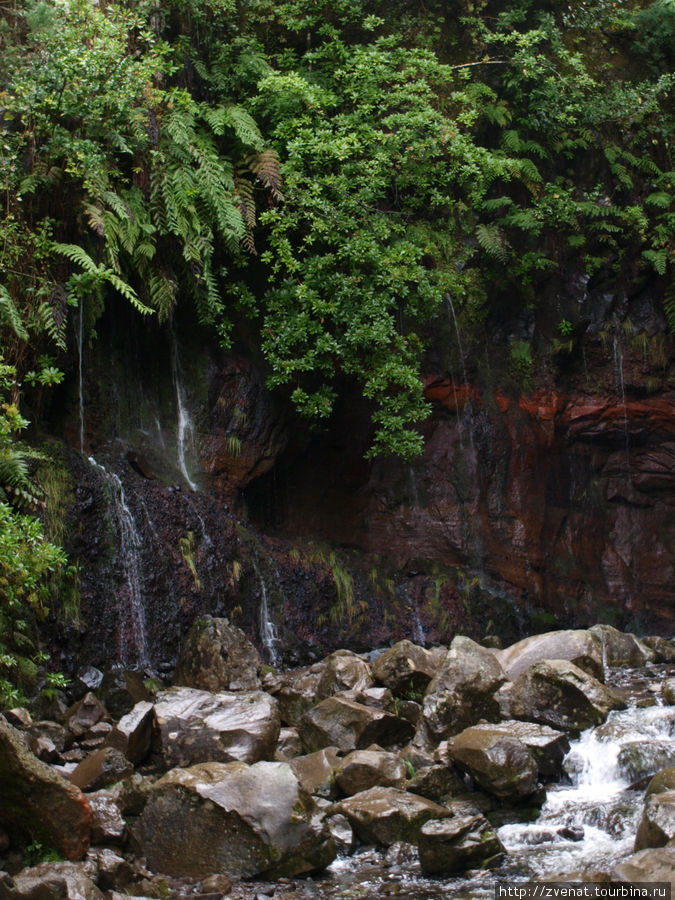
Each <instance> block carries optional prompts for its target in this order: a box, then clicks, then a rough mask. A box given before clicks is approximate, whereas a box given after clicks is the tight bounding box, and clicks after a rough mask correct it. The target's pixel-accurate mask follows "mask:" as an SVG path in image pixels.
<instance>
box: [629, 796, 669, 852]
mask: <svg viewBox="0 0 675 900" xmlns="http://www.w3.org/2000/svg"><path fill="white" fill-rule="evenodd" d="M673 838H675V791H663V792H661V793H652V794H651V795H650V796H649V797H647V802H646V803H645V809H644V812H643V814H642V819H641V821H640V825H639V826H638V830H637V835H636V836H635V850H636V851H637V850H645V849H647V848H648V847H665V845H666V844H667V843H668V842H669V841H671V840H673Z"/></svg>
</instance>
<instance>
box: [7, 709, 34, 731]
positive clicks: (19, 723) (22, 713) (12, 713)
mask: <svg viewBox="0 0 675 900" xmlns="http://www.w3.org/2000/svg"><path fill="white" fill-rule="evenodd" d="M3 716H4V717H5V718H6V719H7V721H8V722H9V724H10V725H13V726H14V728H28V726H29V725H30V724H31V723H32V721H33V719H32V717H31V714H30V713H29V712H28V710H27V709H24V708H23V707H16V708H15V709H6V710H5V711H4V712H3Z"/></svg>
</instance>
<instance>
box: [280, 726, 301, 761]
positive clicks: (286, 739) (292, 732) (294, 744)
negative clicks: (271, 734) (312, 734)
mask: <svg viewBox="0 0 675 900" xmlns="http://www.w3.org/2000/svg"><path fill="white" fill-rule="evenodd" d="M301 753H302V741H301V740H300V735H299V734H298V729H297V728H288V727H287V728H282V729H281V731H280V732H279V740H278V742H277V751H276V756H277V758H278V760H279V761H280V762H285V761H286V760H289V759H293V757H294V756H300V754H301Z"/></svg>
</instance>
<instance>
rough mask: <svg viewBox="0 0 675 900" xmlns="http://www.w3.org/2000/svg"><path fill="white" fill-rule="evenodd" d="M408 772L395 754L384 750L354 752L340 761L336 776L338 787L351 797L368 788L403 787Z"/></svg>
mask: <svg viewBox="0 0 675 900" xmlns="http://www.w3.org/2000/svg"><path fill="white" fill-rule="evenodd" d="M407 775H408V771H407V769H406V767H405V763H404V762H403V761H402V760H401V759H399V757H398V756H397V755H396V754H395V753H387V752H386V751H384V750H354V751H352V752H351V753H350V754H348V755H347V756H346V757H345V758H344V759H343V760H341V761H340V763H339V764H338V767H337V772H336V774H335V780H336V782H337V786H338V787H339V788H340V790H341V791H342V793H343V794H346V795H347V796H351V795H352V794H358V793H359V792H361V791H366V790H368V788H371V787H377V786H378V785H379V786H381V787H403V785H404V784H405V781H406V778H407Z"/></svg>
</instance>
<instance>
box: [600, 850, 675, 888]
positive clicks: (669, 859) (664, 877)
mask: <svg viewBox="0 0 675 900" xmlns="http://www.w3.org/2000/svg"><path fill="white" fill-rule="evenodd" d="M674 872H675V847H661V848H660V849H647V850H640V851H639V852H638V853H634V854H633V855H632V856H629V857H628V859H626V860H624V861H623V862H622V863H620V864H619V865H618V866H616V867H615V868H614V869H612V872H611V878H612V880H613V881H624V882H645V881H665V882H670V883H671V886H672V887H675V877H673V873H674Z"/></svg>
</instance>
